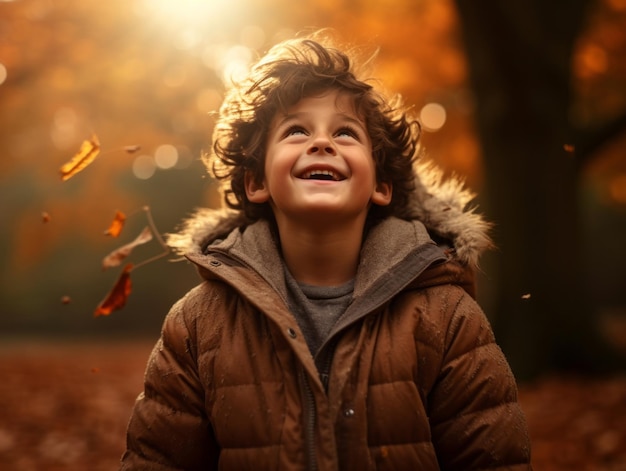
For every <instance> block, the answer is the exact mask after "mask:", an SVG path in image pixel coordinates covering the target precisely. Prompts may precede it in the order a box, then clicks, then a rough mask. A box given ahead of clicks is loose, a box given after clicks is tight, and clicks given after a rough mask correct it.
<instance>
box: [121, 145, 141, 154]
mask: <svg viewBox="0 0 626 471" xmlns="http://www.w3.org/2000/svg"><path fill="white" fill-rule="evenodd" d="M124 150H125V151H126V152H128V153H129V154H134V153H135V152H137V151H139V150H141V146H138V145H132V146H124Z"/></svg>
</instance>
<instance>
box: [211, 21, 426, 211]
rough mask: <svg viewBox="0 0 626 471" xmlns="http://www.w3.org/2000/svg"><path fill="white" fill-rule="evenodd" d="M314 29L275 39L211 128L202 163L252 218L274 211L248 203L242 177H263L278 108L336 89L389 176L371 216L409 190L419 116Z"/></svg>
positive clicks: (402, 201)
mask: <svg viewBox="0 0 626 471" xmlns="http://www.w3.org/2000/svg"><path fill="white" fill-rule="evenodd" d="M330 44H332V42H331V41H330V38H329V37H328V36H322V37H321V38H320V34H319V33H318V34H317V35H314V36H311V37H308V38H299V39H291V40H287V41H284V42H281V43H279V44H277V45H276V46H274V47H273V48H271V49H270V51H269V52H268V53H267V54H266V55H265V57H263V58H262V59H261V60H260V61H259V62H257V64H256V65H255V66H254V67H253V68H252V69H251V72H250V74H249V75H248V77H247V78H246V79H245V80H243V81H241V82H239V83H237V84H234V85H233V86H232V87H231V88H230V89H229V90H228V91H227V93H226V96H225V98H224V102H223V104H222V107H221V108H220V113H219V117H218V121H217V123H216V125H215V129H214V132H213V154H212V155H209V156H207V158H206V163H207V166H208V167H209V169H210V170H211V171H212V173H213V175H214V176H215V178H216V179H218V180H220V181H221V183H222V190H223V193H224V201H225V203H226V205H227V206H228V207H230V208H233V209H238V210H242V211H244V213H245V215H246V216H247V217H248V218H249V219H251V220H256V219H259V218H268V219H271V218H272V212H271V208H270V207H269V205H268V204H267V203H265V204H257V203H251V202H250V201H249V200H248V198H247V196H246V191H245V184H244V177H245V175H246V173H248V172H249V173H250V174H251V175H252V177H253V178H254V179H255V180H256V181H257V182H261V181H262V180H263V178H264V165H265V151H266V147H267V146H266V139H267V134H268V131H269V128H270V124H271V122H272V119H273V118H274V116H275V115H276V113H277V112H280V111H286V110H287V109H288V108H289V107H291V106H293V105H294V104H296V103H297V102H298V101H300V100H301V99H302V98H306V97H311V96H315V95H317V94H319V93H321V92H324V91H327V90H340V91H341V92H345V93H348V94H349V95H351V96H352V98H353V103H354V106H355V110H356V112H357V114H358V115H359V116H360V117H361V118H362V119H363V120H364V122H365V125H366V128H367V131H368V133H369V136H370V139H371V142H372V156H373V159H374V162H375V166H376V177H377V179H378V181H379V182H386V183H391V185H392V192H393V193H392V199H391V203H390V204H389V205H388V206H378V205H372V207H371V209H370V214H369V216H370V218H369V219H370V221H371V220H372V219H374V220H378V219H380V218H384V217H386V216H389V215H400V214H402V213H403V212H404V209H405V207H406V205H407V203H408V199H409V195H410V193H411V191H412V190H413V189H414V177H415V174H414V168H413V162H414V160H415V159H416V158H417V154H418V149H419V146H418V141H419V136H420V126H419V123H418V122H417V121H416V120H414V119H411V118H410V117H409V116H408V113H407V109H406V108H405V107H404V105H403V103H402V99H401V97H400V96H399V95H395V96H393V97H390V98H387V97H385V96H384V95H383V93H382V92H379V91H377V90H375V89H374V87H373V86H372V85H370V84H368V83H367V82H366V81H364V80H360V79H359V78H357V76H356V73H355V67H356V66H355V61H354V60H353V58H352V57H351V56H350V55H349V54H347V53H345V52H342V51H340V50H339V49H337V48H335V47H333V46H331V45H330Z"/></svg>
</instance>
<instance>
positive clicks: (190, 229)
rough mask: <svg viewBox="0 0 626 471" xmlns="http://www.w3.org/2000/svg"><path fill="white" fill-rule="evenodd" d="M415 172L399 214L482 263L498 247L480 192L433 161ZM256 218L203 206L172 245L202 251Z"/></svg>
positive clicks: (171, 237) (460, 255) (470, 261)
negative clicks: (478, 203)
mask: <svg viewBox="0 0 626 471" xmlns="http://www.w3.org/2000/svg"><path fill="white" fill-rule="evenodd" d="M415 173H416V178H415V191H414V192H413V196H412V197H411V200H410V202H409V204H408V205H407V208H406V209H405V211H404V212H403V213H402V214H398V215H397V216H398V217H399V218H401V219H406V220H419V221H421V222H422V223H423V224H424V225H425V226H426V228H427V229H428V231H429V232H430V233H431V234H433V236H436V237H437V238H443V239H446V240H449V241H450V243H451V244H452V246H453V247H454V252H455V255H456V258H457V259H458V260H459V261H460V262H461V263H463V264H465V265H470V266H478V259H479V257H480V254H481V253H482V252H484V251H485V250H486V249H489V248H492V247H493V245H492V242H491V239H490V237H489V235H488V232H489V229H490V228H491V224H490V223H488V222H486V221H485V220H484V219H483V217H482V216H481V215H480V214H478V213H476V212H475V209H476V208H475V207H469V203H470V202H471V201H472V200H473V199H474V197H475V194H474V193H472V192H471V191H470V190H469V189H468V188H467V187H466V186H465V183H464V181H463V180H460V179H459V178H457V177H450V178H447V179H444V177H443V172H442V171H441V169H439V168H438V167H437V166H436V165H435V164H433V163H432V162H421V161H420V162H418V163H417V164H416V167H415ZM251 222H252V221H250V220H249V219H248V218H247V217H246V216H245V215H244V214H243V213H242V212H241V211H236V210H232V209H209V208H200V209H198V210H196V212H195V213H194V214H193V215H192V216H191V217H190V218H188V219H186V220H184V221H183V223H182V225H181V227H180V230H179V232H178V233H175V234H168V235H167V236H166V237H167V243H168V245H169V246H170V247H172V249H173V250H174V251H175V252H177V253H179V254H181V255H183V254H186V253H196V254H199V253H203V252H204V250H205V249H206V247H207V245H209V244H210V243H211V242H213V241H214V240H216V239H223V238H225V237H226V235H228V233H230V232H231V231H232V230H233V229H235V228H237V227H244V226H246V225H249V224H250V223H251Z"/></svg>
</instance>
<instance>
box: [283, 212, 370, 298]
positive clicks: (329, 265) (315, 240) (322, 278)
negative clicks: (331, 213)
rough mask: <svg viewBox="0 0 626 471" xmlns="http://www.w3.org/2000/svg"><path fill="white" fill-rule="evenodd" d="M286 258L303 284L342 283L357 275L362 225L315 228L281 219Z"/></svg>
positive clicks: (327, 284) (336, 284)
mask: <svg viewBox="0 0 626 471" xmlns="http://www.w3.org/2000/svg"><path fill="white" fill-rule="evenodd" d="M278 232H279V234H280V244H281V248H282V254H283V258H284V260H285V263H286V264H287V268H288V269H289V271H290V272H291V274H292V275H293V277H294V278H295V279H296V280H297V281H298V282H300V283H306V284H310V285H317V286H339V285H341V284H344V283H347V282H348V281H350V280H351V279H353V278H354V276H355V275H356V270H357V266H358V263H359V255H360V252H361V242H362V240H363V225H359V224H356V225H355V224H346V225H345V226H334V227H333V228H332V229H330V230H329V228H328V227H324V228H321V229H319V228H312V227H310V226H301V225H298V224H293V223H290V222H283V223H282V224H281V223H280V222H278Z"/></svg>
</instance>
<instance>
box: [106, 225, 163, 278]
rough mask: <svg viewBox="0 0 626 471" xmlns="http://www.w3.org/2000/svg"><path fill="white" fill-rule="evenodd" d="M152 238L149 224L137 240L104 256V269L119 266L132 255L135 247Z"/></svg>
mask: <svg viewBox="0 0 626 471" xmlns="http://www.w3.org/2000/svg"><path fill="white" fill-rule="evenodd" d="M151 240H152V231H151V230H150V228H149V227H148V226H146V227H144V229H143V231H141V234H139V235H138V236H137V237H136V238H135V240H133V241H132V242H130V243H128V244H126V245H123V246H122V247H120V248H118V249H116V250H114V251H113V252H111V253H110V254H109V255H107V256H106V257H104V259H103V260H102V269H103V270H106V269H107V268H111V267H116V266H118V265H119V264H120V263H122V260H124V259H125V258H126V257H128V256H129V255H130V253H131V252H132V251H133V249H134V248H135V247H137V246H138V245H141V244H145V243H147V242H150V241H151Z"/></svg>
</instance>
